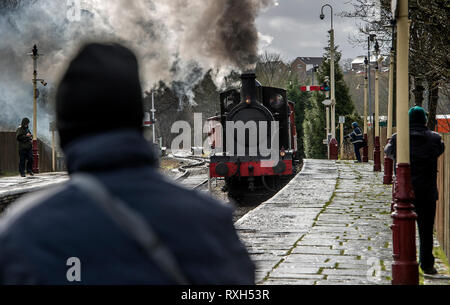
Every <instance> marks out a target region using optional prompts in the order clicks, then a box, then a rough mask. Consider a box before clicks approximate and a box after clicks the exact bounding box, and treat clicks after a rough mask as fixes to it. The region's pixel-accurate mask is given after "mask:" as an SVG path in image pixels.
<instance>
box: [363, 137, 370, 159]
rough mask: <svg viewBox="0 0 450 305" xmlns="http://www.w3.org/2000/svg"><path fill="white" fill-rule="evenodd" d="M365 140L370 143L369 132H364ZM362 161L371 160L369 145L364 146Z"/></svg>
mask: <svg viewBox="0 0 450 305" xmlns="http://www.w3.org/2000/svg"><path fill="white" fill-rule="evenodd" d="M364 141H366V143H369V142H367V133H365V134H364ZM362 162H369V145H367V146H365V147H364V148H363V157H362Z"/></svg>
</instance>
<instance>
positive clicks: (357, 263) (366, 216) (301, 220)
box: [235, 159, 448, 285]
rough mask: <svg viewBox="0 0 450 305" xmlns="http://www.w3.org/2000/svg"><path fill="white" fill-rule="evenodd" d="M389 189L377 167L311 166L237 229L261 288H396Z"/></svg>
mask: <svg viewBox="0 0 450 305" xmlns="http://www.w3.org/2000/svg"><path fill="white" fill-rule="evenodd" d="M382 181H383V172H373V163H353V161H330V160H310V159H306V160H304V165H303V169H302V171H301V172H300V173H299V174H297V175H296V176H295V177H294V178H293V179H292V180H291V181H290V182H289V184H288V185H286V186H285V187H284V188H283V189H282V190H281V191H280V192H278V193H277V194H276V195H275V196H274V197H272V198H271V199H269V200H268V201H266V202H264V203H262V204H261V205H259V206H258V207H257V208H255V209H254V210H252V211H250V212H249V213H247V214H246V215H245V216H243V217H242V218H241V219H239V220H238V221H237V222H236V223H235V226H236V228H237V230H238V233H239V235H240V238H241V239H242V241H243V242H244V243H245V244H246V246H247V248H248V249H249V252H250V255H251V257H252V259H253V261H254V262H255V264H256V267H257V273H256V282H257V284H269V285H284V284H292V285H343V284H350V285H366V284H367V285H377V284H381V285H390V284H391V280H392V279H391V276H392V274H391V265H392V263H393V258H392V232H391V229H390V225H391V224H392V218H391V212H390V206H391V200H392V186H390V185H383V182H382ZM427 283H432V284H435V282H432V281H431V282H430V281H425V282H424V284H427ZM440 284H441V283H440ZM442 284H448V282H447V283H442Z"/></svg>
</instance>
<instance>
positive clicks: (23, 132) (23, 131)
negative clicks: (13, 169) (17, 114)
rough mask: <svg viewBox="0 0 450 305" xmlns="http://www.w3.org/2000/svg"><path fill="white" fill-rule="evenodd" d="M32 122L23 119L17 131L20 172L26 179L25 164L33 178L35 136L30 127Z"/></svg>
mask: <svg viewBox="0 0 450 305" xmlns="http://www.w3.org/2000/svg"><path fill="white" fill-rule="evenodd" d="M29 124H30V120H29V119H28V118H23V119H22V123H21V124H20V126H19V128H17V130H16V139H17V142H18V144H19V145H18V146H19V160H20V161H19V172H20V175H21V176H22V177H25V163H26V170H27V172H28V174H29V175H30V176H33V152H32V143H31V140H32V139H33V135H32V134H31V131H30V128H29V127H28V126H29Z"/></svg>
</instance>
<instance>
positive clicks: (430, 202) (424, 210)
mask: <svg viewBox="0 0 450 305" xmlns="http://www.w3.org/2000/svg"><path fill="white" fill-rule="evenodd" d="M408 114H409V142H410V151H409V152H410V168H411V183H412V187H413V190H414V196H415V198H414V201H413V204H414V208H415V211H416V214H417V227H418V229H419V243H420V250H419V252H420V253H419V261H420V268H421V269H422V271H423V272H424V273H425V274H431V275H433V274H436V273H437V271H436V269H435V268H434V256H433V227H434V217H435V214H436V200H437V199H438V189H437V159H438V157H439V156H440V155H441V154H442V153H443V152H444V149H445V147H444V142H443V141H442V138H441V136H440V135H439V134H438V133H436V132H434V131H431V130H429V129H428V128H427V126H426V124H427V114H426V112H425V110H424V109H423V108H422V107H419V106H415V107H412V108H411V109H410V110H409V112H408ZM396 145H397V134H394V135H392V138H391V140H390V141H389V143H388V144H387V145H386V147H385V149H384V152H385V154H386V156H387V157H389V158H391V159H393V160H394V161H395V159H396V149H397V146H396Z"/></svg>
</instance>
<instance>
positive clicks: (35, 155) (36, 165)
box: [28, 45, 47, 173]
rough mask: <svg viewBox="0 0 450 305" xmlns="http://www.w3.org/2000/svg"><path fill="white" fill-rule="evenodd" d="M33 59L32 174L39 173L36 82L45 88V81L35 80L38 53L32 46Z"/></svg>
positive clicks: (37, 93) (31, 54)
mask: <svg viewBox="0 0 450 305" xmlns="http://www.w3.org/2000/svg"><path fill="white" fill-rule="evenodd" d="M28 55H30V56H31V58H32V59H33V89H34V90H33V148H32V151H33V166H32V170H33V172H34V173H39V152H38V143H37V99H38V95H39V91H38V89H37V82H40V83H41V84H42V85H43V86H44V87H45V86H47V83H46V82H45V80H43V79H40V78H37V74H38V73H37V60H38V58H39V56H41V55H42V54H39V51H38V49H37V46H36V45H34V46H33V49H32V50H31V53H28Z"/></svg>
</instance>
